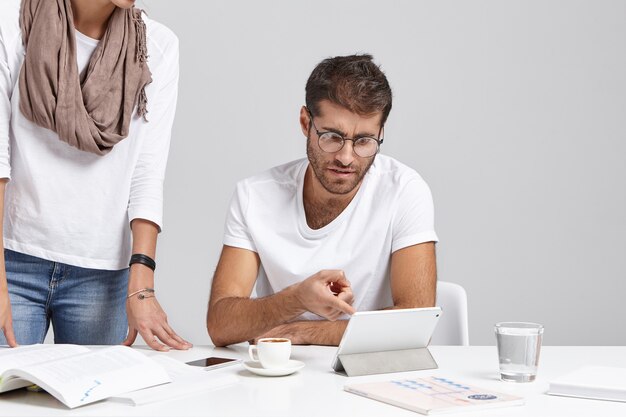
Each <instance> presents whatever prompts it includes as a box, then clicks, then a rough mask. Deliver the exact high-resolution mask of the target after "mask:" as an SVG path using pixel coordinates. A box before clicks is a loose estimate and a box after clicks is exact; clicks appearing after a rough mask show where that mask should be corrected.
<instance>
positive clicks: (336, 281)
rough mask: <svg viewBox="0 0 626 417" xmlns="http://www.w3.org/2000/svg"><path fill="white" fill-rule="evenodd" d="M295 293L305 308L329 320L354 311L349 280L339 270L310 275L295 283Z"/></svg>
mask: <svg viewBox="0 0 626 417" xmlns="http://www.w3.org/2000/svg"><path fill="white" fill-rule="evenodd" d="M295 295H296V298H297V299H298V301H299V302H300V304H302V307H303V308H304V309H305V310H307V311H310V312H312V313H315V314H317V315H318V316H321V317H323V318H325V319H327V320H330V321H335V320H337V319H338V318H339V317H341V316H342V315H343V314H354V313H355V310H354V308H353V307H352V305H351V304H352V302H353V301H354V296H353V294H352V289H351V288H350V282H349V281H348V280H347V279H346V275H345V274H344V272H343V271H341V270H334V269H333V270H324V271H320V272H318V273H317V274H315V275H312V276H310V277H309V278H307V279H305V280H304V281H302V282H301V283H300V284H298V285H297V287H296V293H295Z"/></svg>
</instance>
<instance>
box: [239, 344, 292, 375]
mask: <svg viewBox="0 0 626 417" xmlns="http://www.w3.org/2000/svg"><path fill="white" fill-rule="evenodd" d="M248 354H249V355H250V359H252V360H253V361H255V362H260V363H261V366H262V367H263V368H267V369H271V368H284V367H285V366H287V364H288V363H289V357H290V356H291V340H289V339H285V338H280V337H267V338H264V339H259V340H258V341H257V344H256V345H251V346H250V348H249V349H248Z"/></svg>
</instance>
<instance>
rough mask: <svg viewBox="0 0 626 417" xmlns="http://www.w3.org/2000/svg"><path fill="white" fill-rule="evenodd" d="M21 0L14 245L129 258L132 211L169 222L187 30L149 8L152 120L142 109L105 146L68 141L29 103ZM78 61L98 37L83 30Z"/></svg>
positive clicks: (0, 28)
mask: <svg viewBox="0 0 626 417" xmlns="http://www.w3.org/2000/svg"><path fill="white" fill-rule="evenodd" d="M19 5H20V1H19V0H2V2H0V178H10V179H11V180H10V181H9V183H8V184H7V188H6V194H5V199H4V247H5V248H7V249H11V250H14V251H17V252H21V253H25V254H28V255H33V256H37V257H40V258H44V259H48V260H51V261H55V262H62V263H66V264H70V265H76V266H80V267H84V268H94V269H106V270H117V269H122V268H125V267H127V266H128V261H129V259H130V251H131V230H130V221H132V220H133V219H136V218H141V219H146V220H149V221H152V222H154V223H156V224H157V225H158V226H159V227H161V226H162V224H163V221H162V215H163V179H164V174H165V167H166V163H167V156H168V152H169V145H170V137H171V130H172V123H173V120H174V113H175V109H176V99H177V94H178V39H177V37H176V36H175V35H174V33H172V32H171V31H170V30H169V29H168V28H166V27H165V26H163V25H161V24H159V23H157V22H155V21H153V20H150V19H149V18H147V17H146V16H145V15H144V16H143V18H144V21H145V23H146V29H147V47H148V55H149V56H148V65H149V66H150V71H151V72H152V78H153V81H152V83H151V84H149V85H148V86H147V87H146V94H147V97H148V114H147V119H148V122H145V121H143V119H141V118H139V117H138V116H137V115H136V114H135V115H134V117H133V120H132V122H131V125H130V130H129V135H128V137H127V138H126V139H124V140H122V141H121V142H119V143H118V144H117V145H115V147H114V148H113V150H112V151H111V152H109V153H108V154H107V155H104V156H98V155H95V154H91V153H87V152H84V151H80V150H78V149H76V148H73V147H71V146H69V145H68V144H66V143H64V142H61V141H60V140H59V138H58V136H57V134H56V133H55V132H52V131H50V130H47V129H44V128H41V127H39V126H37V125H35V124H33V123H31V122H30V121H28V120H27V119H26V118H25V117H24V116H23V115H22V113H21V111H20V110H19V104H18V103H19V95H20V92H19V86H18V80H19V73H20V69H21V66H22V61H23V58H24V48H23V45H22V36H21V32H20V28H19V24H18V22H19V20H18V19H19ZM76 40H77V49H78V51H77V61H78V62H77V65H78V69H79V71H80V72H82V71H83V70H84V68H85V67H86V65H87V63H88V61H89V58H90V56H91V53H92V52H93V50H94V49H95V47H96V46H97V43H98V41H97V40H94V39H90V38H88V37H86V36H84V35H82V34H80V33H77V35H76Z"/></svg>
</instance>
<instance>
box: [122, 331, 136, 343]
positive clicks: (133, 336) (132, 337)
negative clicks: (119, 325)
mask: <svg viewBox="0 0 626 417" xmlns="http://www.w3.org/2000/svg"><path fill="white" fill-rule="evenodd" d="M135 339H137V329H132V328H130V327H129V328H128V335H127V336H126V340H124V341H123V342H122V344H123V345H124V346H132V344H133V343H135Z"/></svg>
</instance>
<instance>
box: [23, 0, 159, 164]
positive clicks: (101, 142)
mask: <svg viewBox="0 0 626 417" xmlns="http://www.w3.org/2000/svg"><path fill="white" fill-rule="evenodd" d="M20 27H21V29H22V38H23V42H24V48H25V49H26V55H25V57H24V63H23V65H22V71H21V73H20V81H19V82H20V110H21V111H22V113H23V114H24V116H25V117H26V118H27V119H28V120H30V121H31V122H33V123H35V124H37V125H39V126H41V127H44V128H46V129H50V130H52V131H54V132H56V133H57V134H58V135H59V139H61V140H62V141H64V142H67V143H68V144H69V145H71V146H74V147H76V148H78V149H80V150H82V151H87V152H92V153H95V154H98V155H105V154H107V153H108V152H109V151H110V150H111V149H112V148H113V146H115V144H117V143H118V142H119V141H121V140H122V139H124V138H125V137H127V136H128V127H129V125H130V121H131V118H132V116H133V110H134V108H135V105H137V113H138V115H139V116H143V117H144V119H145V114H146V113H147V111H146V104H147V99H146V93H145V90H144V88H145V86H146V85H147V84H149V83H150V82H151V81H152V75H151V73H150V69H149V68H148V65H147V64H146V59H147V52H146V32H145V24H144V22H143V20H142V19H141V10H138V9H134V8H133V9H128V10H125V9H120V8H116V9H115V11H114V12H113V15H111V18H110V20H109V25H108V28H107V30H106V33H105V34H104V36H103V37H102V39H101V40H100V43H99V44H98V46H97V47H96V49H95V51H94V52H93V54H92V56H91V59H90V61H89V65H88V66H87V70H86V72H85V74H84V79H82V80H81V79H80V78H79V73H78V66H77V64H76V38H75V33H74V30H75V29H74V20H73V16H72V7H71V4H70V0H22V9H21V13H20Z"/></svg>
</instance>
